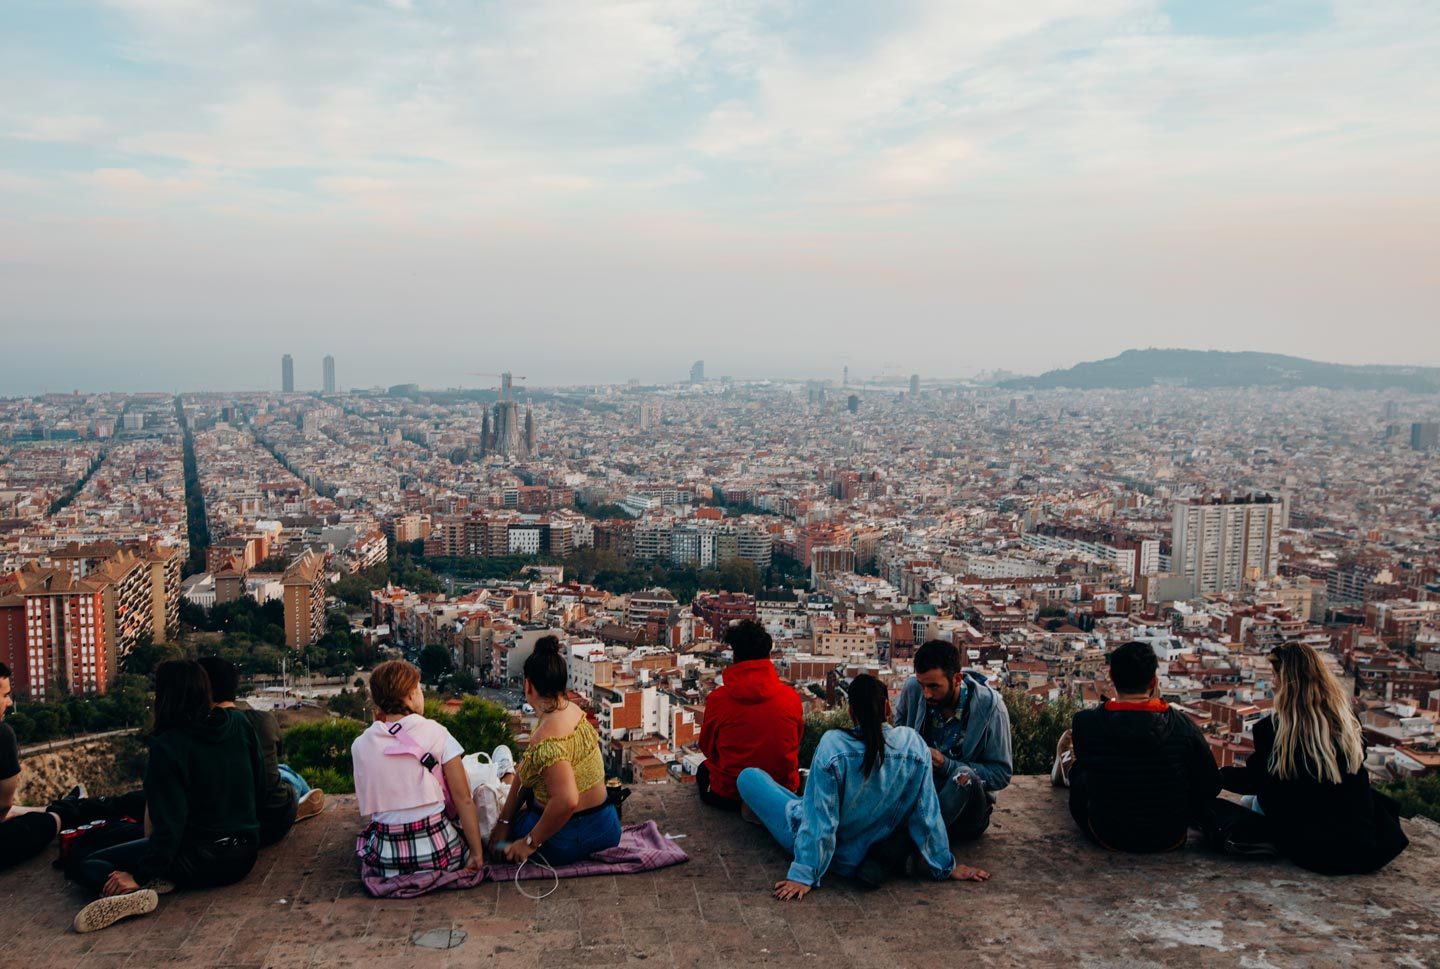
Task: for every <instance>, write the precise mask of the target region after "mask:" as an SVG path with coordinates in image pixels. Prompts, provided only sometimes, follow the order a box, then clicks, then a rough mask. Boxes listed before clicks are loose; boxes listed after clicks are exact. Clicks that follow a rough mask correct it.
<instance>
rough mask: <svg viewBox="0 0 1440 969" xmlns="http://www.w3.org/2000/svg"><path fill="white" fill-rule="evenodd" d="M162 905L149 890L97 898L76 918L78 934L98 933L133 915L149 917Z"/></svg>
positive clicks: (144, 889)
mask: <svg viewBox="0 0 1440 969" xmlns="http://www.w3.org/2000/svg"><path fill="white" fill-rule="evenodd" d="M159 904H160V897H159V896H158V895H156V894H155V892H154V891H152V890H151V889H148V888H142V889H140V890H139V891H135V892H126V893H125V894H124V895H111V896H110V897H109V898H97V899H95V901H93V902H91V903H90V904H89V905H86V906H85V907H84V908H82V909H81V910H80V911H79V912H78V913H77V914H76V916H75V931H76V932H98V931H99V930H100V929H108V928H109V927H110V926H112V925H114V924H115V923H116V922H118V921H120V920H121V919H128V918H130V916H132V915H148V914H150V913H151V912H153V911H155V907H156V906H157V905H159Z"/></svg>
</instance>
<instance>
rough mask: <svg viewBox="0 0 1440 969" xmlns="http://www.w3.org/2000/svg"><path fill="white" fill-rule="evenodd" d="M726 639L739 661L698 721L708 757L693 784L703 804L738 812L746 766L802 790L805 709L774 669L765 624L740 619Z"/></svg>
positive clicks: (706, 701)
mask: <svg viewBox="0 0 1440 969" xmlns="http://www.w3.org/2000/svg"><path fill="white" fill-rule="evenodd" d="M725 643H726V644H727V645H728V646H729V647H730V649H731V651H732V652H733V653H734V656H735V662H733V663H731V664H730V666H728V667H727V668H726V669H725V673H724V684H723V685H722V686H720V687H717V688H716V689H715V690H714V691H713V692H712V693H710V695H709V696H707V697H706V698H705V720H704V723H702V724H701V726H700V752H701V753H703V754H704V755H705V762H704V763H702V764H701V765H700V770H699V772H698V773H697V774H696V777H695V781H696V785H695V786H696V787H697V788H698V789H699V792H700V800H701V801H703V802H704V803H706V804H709V805H711V806H713V807H720V808H725V809H726V810H732V811H734V810H739V808H740V796H739V794H738V793H737V792H736V790H735V778H736V777H738V776H739V775H740V772H741V771H742V770H744V769H745V768H746V767H758V768H760V769H761V770H763V771H764V772H765V773H767V774H769V775H770V776H771V777H772V778H774V779H775V781H776V782H778V783H779V784H780V786H781V787H784V788H787V789H789V790H792V791H797V790H799V789H800V738H801V737H803V736H804V734H805V713H804V710H803V709H802V708H801V706H800V695H799V694H798V693H796V692H795V690H794V689H793V688H792V687H790V686H787V685H785V684H784V683H781V682H780V677H779V676H778V675H776V673H775V664H774V663H772V662H770V650H771V647H772V645H773V643H772V640H771V639H770V634H769V633H767V632H766V631H765V627H764V626H762V625H760V624H759V623H758V622H755V621H754V620H751V619H742V620H741V621H740V622H737V623H736V624H735V625H733V626H731V627H730V628H729V629H727V630H726V631H725Z"/></svg>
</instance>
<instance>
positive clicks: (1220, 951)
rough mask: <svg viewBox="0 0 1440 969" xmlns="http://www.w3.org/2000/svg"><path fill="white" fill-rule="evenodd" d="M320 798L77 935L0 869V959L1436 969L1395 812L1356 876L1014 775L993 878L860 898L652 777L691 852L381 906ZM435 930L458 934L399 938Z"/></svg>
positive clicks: (1437, 856) (659, 805)
mask: <svg viewBox="0 0 1440 969" xmlns="http://www.w3.org/2000/svg"><path fill="white" fill-rule="evenodd" d="M332 800H333V804H332V806H331V808H330V809H329V810H328V811H326V813H325V814H324V815H322V816H321V817H320V818H319V819H317V820H314V821H310V822H307V823H306V824H303V825H301V826H300V827H298V828H297V829H296V830H295V831H294V832H293V833H292V834H291V835H290V837H289V839H288V841H287V842H285V843H284V844H283V845H281V846H280V847H278V848H272V849H270V850H268V851H267V852H265V853H264V854H262V856H261V860H260V864H259V866H258V867H257V868H256V870H255V872H254V873H253V874H252V875H251V876H250V878H249V879H248V880H247V881H246V882H244V883H243V884H241V885H238V886H235V887H233V888H229V889H224V890H218V891H206V892H193V893H188V894H176V895H171V896H168V897H163V898H161V900H160V910H159V911H158V912H157V913H155V914H154V915H151V916H148V917H143V918H139V919H133V920H131V921H128V922H122V923H119V924H118V925H116V926H114V927H112V928H110V929H108V930H106V931H103V932H98V933H94V934H91V935H76V934H75V933H73V932H71V931H70V930H69V924H70V920H71V918H72V917H73V916H74V914H75V912H76V910H77V909H78V908H79V906H80V905H81V903H82V901H83V899H82V898H81V896H80V894H79V892H78V891H76V890H75V889H73V888H70V887H67V886H66V885H64V884H63V883H62V879H61V878H60V876H59V875H58V874H57V873H56V872H55V871H53V870H52V869H51V868H50V866H49V864H48V859H45V860H43V861H42V860H37V861H35V862H32V863H30V864H29V865H27V866H25V867H22V868H20V869H18V870H15V871H12V872H9V873H7V874H4V875H0V911H3V913H4V914H3V916H0V921H3V925H4V929H3V931H0V965H5V966H23V967H25V969H44V967H50V966H55V967H62V966H63V967H66V969H70V967H76V966H78V967H81V969H114V967H119V966H127V967H151V966H196V967H199V966H204V967H215V966H233V967H252V969H258V967H274V969H318V967H352V966H353V967H363V969H406V967H412V966H413V967H425V969H442V967H446V966H456V967H461V966H463V967H526V969H529V967H545V966H555V967H565V969H578V967H584V966H602V965H621V964H631V965H644V966H654V967H663V966H686V967H688V966H729V965H737V964H740V965H746V966H810V967H816V969H821V967H823V969H844V967H884V969H904V967H911V966H914V967H924V969H937V967H940V966H961V965H981V966H1027V967H1028V966H1093V967H1101V966H1105V967H1110V966H1125V967H1132V969H1139V967H1152V966H1207V967H1209V966H1246V967H1254V969H1265V967H1272V966H1273V967H1280V966H1285V967H1288V966H1305V967H1320V966H1327V967H1328V966H1338V965H1347V966H1357V967H1372V966H1375V967H1378V966H1407V967H1425V966H1440V865H1437V864H1436V863H1437V861H1440V827H1437V826H1435V825H1431V824H1429V823H1424V822H1422V823H1420V824H1414V825H1410V826H1409V828H1408V830H1409V833H1410V836H1411V840H1412V842H1413V843H1412V846H1411V848H1410V850H1409V851H1407V852H1406V853H1405V854H1404V855H1402V856H1401V858H1400V859H1399V860H1398V861H1397V862H1396V863H1395V864H1393V865H1391V866H1390V867H1389V868H1388V869H1387V870H1386V871H1385V872H1383V873H1382V874H1379V875H1375V876H1369V877H1360V878H1345V879H1325V878H1321V877H1320V876H1316V875H1311V874H1308V873H1306V872H1304V871H1301V870H1299V869H1297V868H1295V867H1293V866H1291V865H1288V864H1285V863H1278V862H1258V863H1257V862H1248V863H1247V862H1244V861H1238V860H1235V861H1232V860H1224V859H1217V858H1214V857H1210V856H1207V855H1205V854H1204V853H1202V852H1201V851H1199V850H1192V851H1188V852H1183V853H1176V854H1172V855H1167V856H1161V857H1150V858H1136V857H1130V856H1123V855H1115V854H1109V853H1107V852H1104V851H1101V850H1100V849H1097V848H1094V847H1091V846H1089V845H1087V844H1085V843H1083V842H1082V841H1081V840H1080V839H1079V838H1078V837H1077V835H1076V833H1075V831H1074V830H1073V827H1072V825H1071V822H1070V818H1069V815H1068V814H1067V813H1066V811H1065V807H1064V801H1063V796H1062V794H1061V793H1059V792H1055V791H1053V790H1052V789H1051V788H1050V786H1049V784H1048V782H1047V781H1046V779H1044V778H1035V777H1025V778H1019V779H1017V781H1016V783H1015V784H1014V785H1012V787H1011V788H1010V789H1009V790H1008V791H1006V792H1005V793H1004V794H1003V796H1002V799H1001V802H1000V808H999V810H998V811H997V813H996V816H995V821H994V824H993V825H992V827H991V830H990V833H989V834H988V835H987V836H986V838H985V839H984V840H983V842H982V843H981V844H980V845H979V846H976V847H974V848H973V850H971V851H969V852H967V853H966V854H965V855H964V860H965V861H968V862H971V863H974V864H978V865H982V866H984V867H986V868H989V869H990V870H991V871H992V872H993V873H994V878H993V880H992V881H990V882H989V883H988V884H985V885H973V884H943V885H937V884H934V883H930V882H925V881H903V882H896V883H892V884H891V885H890V886H889V887H886V888H884V889H881V890H879V891H876V892H865V891H862V890H860V889H859V888H858V887H857V886H856V885H855V884H853V883H851V882H848V881H846V880H845V879H839V878H834V879H830V880H829V881H828V882H827V884H826V886H825V887H824V889H822V890H821V891H818V892H816V893H814V894H812V895H811V896H810V897H809V898H807V899H805V900H804V901H802V902H799V903H794V902H791V903H780V902H776V901H773V900H771V899H770V898H769V897H768V896H767V894H766V893H767V890H768V889H769V887H770V885H771V884H772V883H773V882H774V881H775V880H776V879H777V878H779V877H780V876H781V875H782V874H783V873H784V870H785V864H786V861H785V859H784V858H783V857H782V856H781V853H780V851H779V850H778V849H777V848H775V846H774V845H773V844H772V843H771V842H770V840H769V838H768V837H767V836H766V835H765V834H764V832H763V831H762V830H761V829H758V828H754V827H751V826H749V825H746V824H744V823H743V822H741V821H740V820H739V819H738V818H736V817H733V816H729V815H724V814H719V813H717V812H714V811H710V810H708V809H704V808H702V807H700V806H699V805H698V804H697V803H696V800H695V797H694V791H693V789H691V788H689V787H680V786H675V785H661V786H656V787H649V788H641V789H637V791H636V793H635V796H634V797H632V798H631V799H630V801H629V803H628V804H627V805H626V814H627V816H628V817H631V818H644V817H650V818H654V819H656V821H657V822H659V823H660V825H661V827H662V829H663V830H665V831H666V832H669V833H672V834H685V835H686V836H687V837H686V838H685V840H684V841H682V842H681V843H682V844H683V845H684V847H685V849H686V851H687V852H689V854H690V856H691V859H692V860H691V861H690V863H689V864H687V865H682V866H680V867H677V868H671V869H667V870H664V871H660V872H656V873H650V874H642V875H628V876H622V877H608V878H590V879H576V880H570V881H565V882H562V883H561V887H560V890H559V891H558V892H556V893H555V894H554V895H552V896H550V897H549V898H548V899H545V900H543V901H533V900H531V899H528V898H526V897H524V896H522V895H520V894H519V893H518V892H517V891H516V890H515V887H514V885H513V884H508V883H507V884H504V885H495V884H487V885H484V886H482V887H481V888H478V889H476V890H473V891H469V892H455V893H441V894H437V895H432V896H429V897H427V898H421V899H411V900H395V901H376V900H373V899H370V898H368V897H366V896H365V895H364V893H363V892H362V890H361V888H360V884H359V881H358V879H357V878H356V876H355V873H354V870H353V866H352V863H351V854H350V852H351V846H352V844H353V837H354V832H355V831H356V829H357V828H358V820H357V817H356V814H355V807H354V802H353V799H352V798H335V799H332ZM531 884H532V885H535V886H537V887H538V886H543V885H545V884H547V883H531ZM535 890H536V888H532V889H531V891H532V892H533V891H535ZM434 929H439V930H441V931H440V933H439V935H440V936H441V937H443V938H447V939H454V940H458V939H459V938H460V933H462V932H463V933H464V937H463V938H464V941H463V942H461V943H460V944H459V945H458V946H456V947H454V948H451V949H448V950H436V949H432V948H424V947H421V946H417V945H415V944H414V943H413V942H412V939H413V938H414V937H415V936H416V935H417V934H420V933H425V932H427V931H429V930H434ZM956 950H960V951H958V952H957V951H956Z"/></svg>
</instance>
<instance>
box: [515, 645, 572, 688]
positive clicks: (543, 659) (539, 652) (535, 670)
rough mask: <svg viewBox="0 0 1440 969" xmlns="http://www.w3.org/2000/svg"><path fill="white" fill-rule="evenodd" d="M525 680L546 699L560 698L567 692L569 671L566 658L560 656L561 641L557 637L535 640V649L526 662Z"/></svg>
mask: <svg viewBox="0 0 1440 969" xmlns="http://www.w3.org/2000/svg"><path fill="white" fill-rule="evenodd" d="M525 679H527V680H529V681H530V685H531V686H533V687H534V688H535V692H536V693H538V694H540V695H541V696H544V697H552V696H559V695H560V694H561V693H564V692H565V684H566V683H567V682H568V681H569V679H570V675H569V671H568V670H567V669H566V668H565V657H563V656H561V655H560V640H559V638H558V637H555V636H541V637H540V638H539V639H537V640H535V649H534V651H533V652H532V653H531V654H530V656H529V658H527V659H526V660H525Z"/></svg>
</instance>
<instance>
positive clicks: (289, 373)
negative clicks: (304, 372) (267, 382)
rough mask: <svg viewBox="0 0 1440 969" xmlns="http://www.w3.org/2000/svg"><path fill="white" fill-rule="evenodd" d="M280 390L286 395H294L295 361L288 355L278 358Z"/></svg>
mask: <svg viewBox="0 0 1440 969" xmlns="http://www.w3.org/2000/svg"><path fill="white" fill-rule="evenodd" d="M280 389H281V390H282V391H284V392H285V393H287V394H293V393H295V361H294V359H293V358H292V357H291V356H290V354H288V353H287V354H285V356H283V357H281V358H280Z"/></svg>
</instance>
